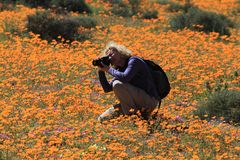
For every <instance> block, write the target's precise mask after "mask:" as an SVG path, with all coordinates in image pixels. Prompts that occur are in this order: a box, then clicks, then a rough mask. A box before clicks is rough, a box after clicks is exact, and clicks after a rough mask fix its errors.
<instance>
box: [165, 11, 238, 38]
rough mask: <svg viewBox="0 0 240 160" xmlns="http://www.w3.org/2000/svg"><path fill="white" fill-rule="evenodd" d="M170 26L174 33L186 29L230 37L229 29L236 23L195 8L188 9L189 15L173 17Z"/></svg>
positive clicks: (220, 15)
mask: <svg viewBox="0 0 240 160" xmlns="http://www.w3.org/2000/svg"><path fill="white" fill-rule="evenodd" d="M169 24H170V26H171V29H172V30H174V31H176V30H179V29H184V28H185V27H186V28H189V29H191V30H196V31H203V32H205V33H209V32H218V33H219V34H220V35H230V31H229V27H234V23H233V22H232V21H231V20H229V19H228V18H227V17H226V16H224V15H222V14H216V13H213V12H206V11H201V10H200V9H198V8H195V7H192V8H190V9H188V12H187V13H181V14H177V15H175V16H173V17H171V18H170V21H169Z"/></svg>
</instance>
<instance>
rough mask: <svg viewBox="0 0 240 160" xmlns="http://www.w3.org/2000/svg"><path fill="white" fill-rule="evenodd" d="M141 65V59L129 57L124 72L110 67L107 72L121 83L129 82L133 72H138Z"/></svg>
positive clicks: (133, 74)
mask: <svg viewBox="0 0 240 160" xmlns="http://www.w3.org/2000/svg"><path fill="white" fill-rule="evenodd" d="M140 66H141V61H140V60H137V59H131V60H130V61H129V62H128V66H127V68H126V69H125V71H124V72H120V71H118V70H116V69H114V68H110V69H109V70H108V73H110V74H111V75H112V76H113V77H115V78H116V79H118V80H120V81H121V82H123V83H126V82H129V81H130V80H131V79H132V78H133V77H134V76H135V74H136V73H137V72H138V70H139V69H140Z"/></svg>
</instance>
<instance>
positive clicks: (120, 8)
mask: <svg viewBox="0 0 240 160" xmlns="http://www.w3.org/2000/svg"><path fill="white" fill-rule="evenodd" d="M111 12H112V13H113V14H115V15H117V16H121V17H130V16H132V13H131V8H130V7H129V6H128V5H127V4H125V3H123V2H122V1H119V2H118V3H113V6H112V9H111Z"/></svg>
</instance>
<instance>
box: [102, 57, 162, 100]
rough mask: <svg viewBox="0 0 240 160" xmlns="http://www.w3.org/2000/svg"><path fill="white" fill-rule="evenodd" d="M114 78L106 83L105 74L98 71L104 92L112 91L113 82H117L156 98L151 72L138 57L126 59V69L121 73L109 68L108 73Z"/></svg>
mask: <svg viewBox="0 0 240 160" xmlns="http://www.w3.org/2000/svg"><path fill="white" fill-rule="evenodd" d="M108 72H109V73H110V74H111V75H112V76H113V77H114V78H113V79H112V80H111V81H110V83H109V82H108V80H107V78H106V76H105V73H104V72H103V71H99V72H98V73H99V80H100V83H101V85H102V88H103V90H104V92H110V91H112V90H113V89H112V84H113V81H114V80H119V81H121V82H123V83H129V84H131V85H133V86H135V87H138V88H141V89H143V90H144V91H145V92H146V93H148V94H149V95H150V96H152V97H155V98H157V97H158V94H157V90H156V87H155V84H154V81H153V78H152V75H151V71H150V69H149V68H148V66H147V64H146V63H145V62H144V61H143V60H142V59H141V58H139V57H137V56H132V57H130V58H129V59H128V62H127V65H126V67H124V68H123V69H121V71H119V70H116V69H114V68H110V69H109V71H108Z"/></svg>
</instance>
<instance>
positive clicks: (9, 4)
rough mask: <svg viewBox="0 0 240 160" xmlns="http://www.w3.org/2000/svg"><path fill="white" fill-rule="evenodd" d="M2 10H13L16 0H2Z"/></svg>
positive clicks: (0, 1) (0, 9)
mask: <svg viewBox="0 0 240 160" xmlns="http://www.w3.org/2000/svg"><path fill="white" fill-rule="evenodd" d="M0 3H1V7H0V11H3V10H13V9H15V7H16V0H0Z"/></svg>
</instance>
